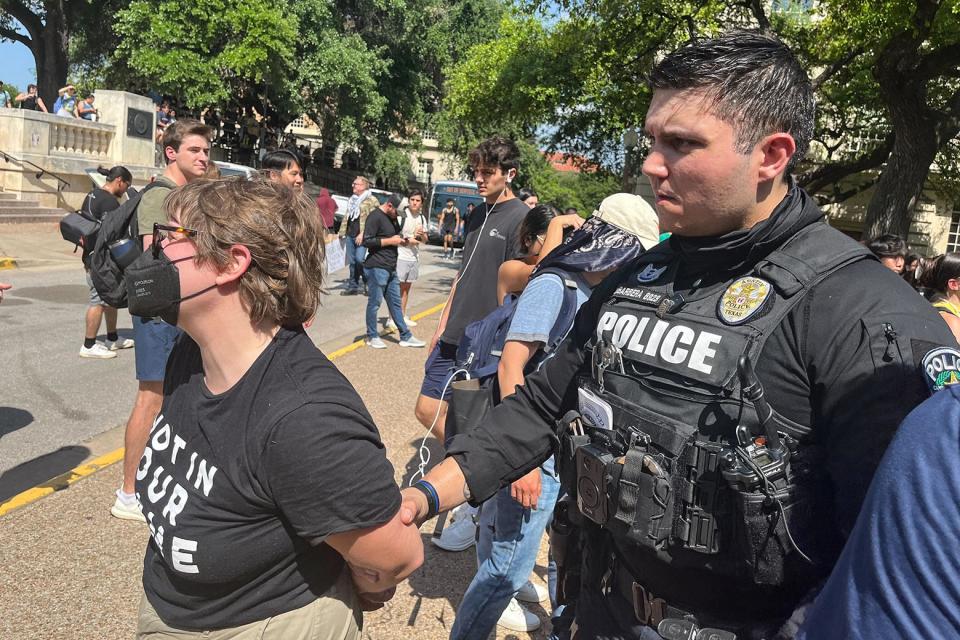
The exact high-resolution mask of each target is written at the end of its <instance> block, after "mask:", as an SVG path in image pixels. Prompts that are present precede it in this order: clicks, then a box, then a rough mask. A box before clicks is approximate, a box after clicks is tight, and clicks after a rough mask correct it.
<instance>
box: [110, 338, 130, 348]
mask: <svg viewBox="0 0 960 640" xmlns="http://www.w3.org/2000/svg"><path fill="white" fill-rule="evenodd" d="M133 345H134V342H133V338H120V339H119V340H117V341H115V342H110V341H109V340H107V348H108V349H110V351H116V350H117V349H133Z"/></svg>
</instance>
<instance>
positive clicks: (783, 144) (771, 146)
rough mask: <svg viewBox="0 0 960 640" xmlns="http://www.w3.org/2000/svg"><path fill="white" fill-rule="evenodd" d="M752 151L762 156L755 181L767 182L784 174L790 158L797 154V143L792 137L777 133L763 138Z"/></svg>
mask: <svg viewBox="0 0 960 640" xmlns="http://www.w3.org/2000/svg"><path fill="white" fill-rule="evenodd" d="M754 149H756V151H757V152H758V153H760V154H762V157H761V159H760V166H759V167H758V170H757V180H758V181H759V182H767V181H769V180H773V179H775V178H777V177H778V176H782V175H783V174H784V173H786V171H787V164H789V163H790V158H792V157H793V154H794V153H796V152H797V143H796V141H794V139H793V136H792V135H790V134H789V133H786V132H784V131H779V132H777V133H771V134H770V135H768V136H765V137H764V138H763V139H762V140H760V142H759V143H757V146H756V147H754Z"/></svg>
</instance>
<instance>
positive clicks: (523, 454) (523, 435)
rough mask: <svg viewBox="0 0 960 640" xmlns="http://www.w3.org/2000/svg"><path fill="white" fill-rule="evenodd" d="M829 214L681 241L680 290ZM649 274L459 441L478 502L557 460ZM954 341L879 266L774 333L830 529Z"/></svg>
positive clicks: (805, 202) (811, 212)
mask: <svg viewBox="0 0 960 640" xmlns="http://www.w3.org/2000/svg"><path fill="white" fill-rule="evenodd" d="M822 218H823V214H822V213H821V212H820V211H819V210H818V209H817V208H816V206H815V205H814V204H813V202H812V200H810V199H809V197H808V196H807V195H806V194H805V193H803V192H802V190H800V189H799V188H796V187H794V188H792V189H791V191H790V193H789V194H788V196H787V197H786V198H785V199H784V202H783V203H781V204H780V206H778V208H777V209H776V210H775V211H774V213H773V214H772V215H771V217H770V218H769V219H768V220H766V221H763V222H761V223H759V224H757V225H756V226H754V227H753V228H752V229H750V230H745V231H737V232H733V233H731V234H727V235H726V236H722V237H715V238H696V239H684V238H679V237H677V236H674V237H673V238H671V240H670V243H671V245H670V246H671V248H673V249H674V250H675V251H676V252H677V253H678V254H679V255H678V259H679V260H680V262H681V270H680V272H679V273H678V276H677V279H676V280H675V282H674V289H675V290H676V291H678V292H681V293H684V292H689V290H690V289H691V288H693V286H694V283H697V281H698V280H699V281H700V282H699V283H698V285H699V286H702V287H706V286H708V285H709V284H710V283H711V282H713V283H717V282H724V281H729V280H732V279H733V278H734V277H736V275H737V274H743V275H746V274H747V273H749V271H750V268H751V266H752V265H753V264H756V263H757V262H759V260H760V259H762V258H763V257H765V256H766V255H768V254H769V253H770V252H771V251H773V250H774V249H776V248H777V247H779V246H781V245H782V244H783V243H784V242H785V241H786V240H787V239H789V238H790V237H792V236H793V235H794V234H796V232H797V231H799V230H800V229H802V228H804V227H806V226H807V225H812V224H818V225H824V224H826V223H825V222H824V221H823V219H822ZM837 233H839V232H837ZM851 242H852V241H851ZM641 260H642V257H641ZM644 268H645V269H646V267H644ZM640 273H641V270H640V269H638V268H636V267H634V266H628V267H626V268H624V269H621V270H620V271H618V272H617V273H615V274H613V275H611V276H610V277H608V278H607V279H606V280H605V281H604V282H603V283H601V285H599V286H598V287H597V288H596V289H595V290H594V293H593V295H592V297H591V298H590V300H589V301H588V302H587V303H586V304H584V305H583V306H582V307H581V309H580V312H579V313H578V315H577V319H576V322H575V325H574V329H573V331H572V333H571V336H570V337H568V338H567V340H566V341H565V342H564V343H563V344H561V345H560V347H559V348H558V349H557V352H556V354H555V355H554V357H553V358H551V359H550V360H549V361H548V362H547V363H546V364H545V365H544V367H542V368H541V369H540V371H538V372H537V373H534V374H532V375H530V376H528V377H527V379H526V382H525V384H524V386H523V387H521V388H519V389H518V390H517V393H516V394H514V395H513V396H510V397H509V398H507V399H505V400H504V402H503V403H502V404H501V405H500V406H498V407H497V408H496V409H495V410H494V411H493V412H492V414H491V417H490V419H489V420H487V421H485V422H484V423H483V424H482V425H480V426H479V427H478V428H477V429H476V430H474V431H472V432H469V433H467V434H464V435H461V436H458V437H457V438H455V439H454V440H453V441H452V442H451V443H450V445H449V447H448V455H451V456H453V457H454V458H455V459H456V460H457V462H458V464H459V466H460V468H461V469H462V470H463V473H464V475H465V477H466V480H467V484H468V486H469V488H470V491H471V494H472V500H473V501H474V502H477V503H479V502H482V501H483V500H485V499H486V498H488V497H489V496H491V495H493V493H495V492H496V490H497V489H498V488H499V487H500V486H502V485H503V484H505V483H508V482H511V481H513V480H516V479H517V478H519V477H521V476H523V475H524V474H525V473H527V472H528V471H530V470H531V469H533V468H534V467H536V466H537V465H538V464H540V463H541V462H542V461H543V460H545V459H546V458H547V457H548V456H550V455H551V454H552V453H554V450H555V448H556V447H557V438H556V435H555V434H554V431H553V426H554V421H555V420H557V419H558V418H559V417H560V416H562V415H564V413H565V412H566V411H567V410H570V409H576V408H577V406H578V402H577V385H576V378H577V375H578V374H580V373H588V372H589V366H590V365H589V360H588V356H589V351H588V342H589V341H590V340H591V338H592V337H593V336H594V335H595V332H596V330H597V326H598V318H599V315H600V311H601V307H602V305H603V303H604V302H605V301H606V300H607V299H609V298H610V297H611V295H612V293H613V292H614V291H615V290H616V288H617V287H618V286H620V285H621V284H629V283H632V284H634V285H635V284H636V282H637V279H638V276H639V275H640ZM647 275H650V274H647ZM667 319H668V320H669V316H667ZM717 322H718V324H719V322H720V320H719V319H718V320H717ZM886 323H888V324H890V325H892V327H893V328H894V329H895V331H896V334H897V336H898V344H903V345H909V349H908V351H912V361H910V362H908V363H907V362H905V363H903V365H901V364H900V363H899V362H898V361H897V360H896V359H893V360H891V361H890V362H887V361H886V360H885V358H884V353H885V351H886V349H887V347H888V343H887V340H886V338H885V337H884V334H883V332H882V331H879V332H878V331H877V329H878V328H879V327H882V326H883V325H884V324H886ZM943 345H950V347H952V348H953V349H956V342H955V341H954V339H953V337H952V336H951V334H950V333H949V331H948V329H947V327H946V324H945V323H944V322H943V321H942V320H941V319H940V318H939V317H938V316H937V314H936V313H935V312H934V311H933V309H932V308H931V306H930V305H929V303H927V302H926V301H925V300H924V299H923V298H921V297H920V296H918V295H917V294H916V292H915V291H913V289H911V288H910V286H909V285H908V284H906V282H904V280H903V279H902V278H900V277H898V276H897V275H896V274H894V273H893V272H891V271H890V270H889V269H886V268H885V267H883V266H882V265H881V264H880V263H879V262H877V261H875V260H872V259H871V260H861V261H858V262H854V263H852V264H850V265H847V266H845V267H843V268H841V269H839V270H837V271H836V272H834V273H833V274H831V275H829V276H827V277H826V278H825V279H823V280H822V281H821V282H820V283H818V284H817V285H815V286H814V287H813V288H812V289H811V291H810V292H809V293H808V294H807V296H806V297H805V299H803V300H802V301H801V302H800V303H799V304H798V305H797V306H796V307H794V308H793V309H792V310H791V311H790V312H789V313H788V314H787V316H786V317H785V319H784V321H783V322H781V323H780V325H779V326H778V327H777V328H776V329H775V330H774V331H773V332H772V333H771V335H770V336H769V338H768V340H767V343H766V345H765V346H764V349H763V351H762V352H761V354H760V358H759V361H758V362H756V363H755V364H756V371H757V377H758V378H759V380H760V382H761V383H762V385H763V388H764V390H765V394H766V398H767V400H768V401H769V403H770V405H771V406H772V407H773V408H774V409H775V410H776V411H777V412H778V413H779V414H781V415H782V416H784V417H785V418H787V419H789V420H791V421H793V422H795V423H797V424H798V425H808V426H810V427H811V430H810V432H809V434H808V435H807V436H806V437H808V438H811V439H812V440H811V441H812V442H816V443H818V444H820V445H822V447H823V448H824V449H825V450H826V460H825V464H826V466H827V469H826V471H827V474H828V477H829V479H830V481H831V485H832V492H833V494H832V496H829V497H828V499H829V500H830V501H831V504H832V512H833V513H834V518H835V521H834V522H833V523H824V526H829V527H834V528H835V530H837V531H839V532H841V534H842V535H844V536H845V535H846V534H847V533H848V532H849V531H850V529H851V528H852V525H853V523H854V521H855V519H856V516H857V513H858V511H859V509H860V505H861V503H862V501H863V497H864V495H865V493H866V490H867V487H868V485H869V483H870V479H871V478H872V476H873V472H874V470H875V468H876V466H877V464H878V462H879V460H880V457H881V456H882V454H883V452H884V450H885V448H886V446H887V444H888V443H889V441H890V439H891V438H892V436H893V433H894V432H895V430H896V428H897V426H898V425H899V424H900V422H901V420H902V419H903V418H904V417H905V416H906V415H907V413H909V412H910V410H911V409H912V408H913V407H914V406H916V405H917V404H919V403H920V402H921V401H922V400H923V399H924V398H925V397H927V396H928V395H929V392H930V391H929V388H928V386H927V383H928V382H930V380H929V379H928V374H927V373H926V372H925V371H924V370H923V368H922V366H921V364H922V360H923V358H924V356H925V355H929V354H931V353H936V351H937V349H938V348H942V346H943ZM692 351H693V350H692V349H691V352H692ZM681 366H683V365H681ZM667 570H669V569H667ZM658 595H660V594H658Z"/></svg>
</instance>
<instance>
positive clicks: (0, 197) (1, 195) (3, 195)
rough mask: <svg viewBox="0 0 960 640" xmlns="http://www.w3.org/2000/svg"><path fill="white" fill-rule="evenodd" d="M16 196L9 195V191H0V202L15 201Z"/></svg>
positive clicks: (13, 194)
mask: <svg viewBox="0 0 960 640" xmlns="http://www.w3.org/2000/svg"><path fill="white" fill-rule="evenodd" d="M16 199H17V194H15V193H10V192H9V191H0V202H3V201H4V200H16Z"/></svg>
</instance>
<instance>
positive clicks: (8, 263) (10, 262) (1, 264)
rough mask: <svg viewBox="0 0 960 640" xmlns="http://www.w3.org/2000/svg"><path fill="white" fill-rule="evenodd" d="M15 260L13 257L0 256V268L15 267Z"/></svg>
mask: <svg viewBox="0 0 960 640" xmlns="http://www.w3.org/2000/svg"><path fill="white" fill-rule="evenodd" d="M16 268H17V261H16V259H14V258H0V269H16Z"/></svg>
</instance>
